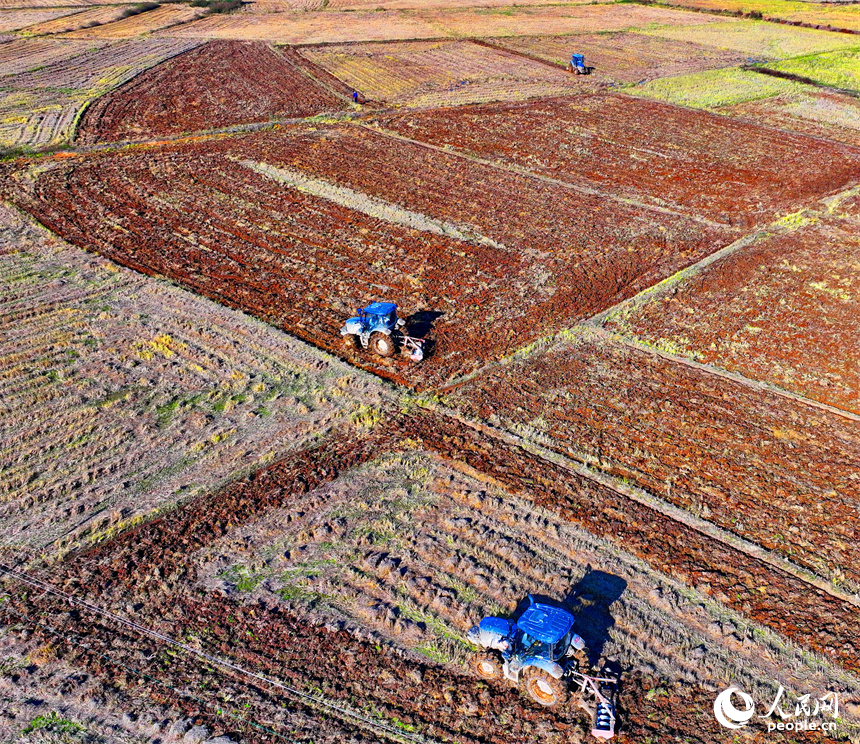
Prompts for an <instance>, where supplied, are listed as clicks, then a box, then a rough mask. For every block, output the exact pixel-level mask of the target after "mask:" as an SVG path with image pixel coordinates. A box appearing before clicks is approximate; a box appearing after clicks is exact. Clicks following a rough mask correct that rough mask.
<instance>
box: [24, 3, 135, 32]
mask: <svg viewBox="0 0 860 744" xmlns="http://www.w3.org/2000/svg"><path fill="white" fill-rule="evenodd" d="M126 8H128V6H121V5H119V6H118V5H109V6H101V7H95V8H88V9H86V10H82V11H81V12H80V13H74V14H71V15H64V16H63V17H61V18H54V19H53V20H49V21H44V22H42V23H35V24H33V25H32V26H27V27H26V28H24V29H23V30H22V33H25V34H32V35H46V34H62V33H65V32H67V31H77V30H78V29H81V28H91V27H93V26H101V25H104V24H105V23H111V22H113V21H117V20H119V19H120V18H122V17H123V13H124V12H125V9H126Z"/></svg>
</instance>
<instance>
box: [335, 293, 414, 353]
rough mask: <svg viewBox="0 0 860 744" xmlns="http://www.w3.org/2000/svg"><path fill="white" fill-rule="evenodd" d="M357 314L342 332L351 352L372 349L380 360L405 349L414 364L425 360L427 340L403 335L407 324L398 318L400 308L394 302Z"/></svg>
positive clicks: (374, 303) (366, 309) (377, 303)
mask: <svg viewBox="0 0 860 744" xmlns="http://www.w3.org/2000/svg"><path fill="white" fill-rule="evenodd" d="M356 313H357V315H356V316H355V317H354V318H350V319H349V320H347V321H346V323H345V324H344V326H343V328H341V329H340V335H341V336H343V338H344V342H345V343H346V345H347V347H348V348H350V349H367V348H370V350H371V351H373V352H375V353H376V354H379V356H381V357H390V356H393V355H394V353H395V352H396V351H397V350H398V349H404V350H406V351H408V352H410V354H409V356H410V358H411V359H412V361H414V362H420V361H421V360H422V359H423V358H424V340H423V339H420V338H414V337H412V336H409V335H407V334H406V333H404V331H403V329H404V326H405V325H406V321H405V320H403V319H402V318H398V317H397V305H395V304H394V303H393V302H371V303H370V304H369V305H368V306H367V307H365V308H358V309H357V310H356Z"/></svg>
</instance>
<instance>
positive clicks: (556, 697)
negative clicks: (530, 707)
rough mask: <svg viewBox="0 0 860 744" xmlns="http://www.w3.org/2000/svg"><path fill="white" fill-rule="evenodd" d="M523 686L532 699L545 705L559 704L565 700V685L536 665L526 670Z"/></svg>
mask: <svg viewBox="0 0 860 744" xmlns="http://www.w3.org/2000/svg"><path fill="white" fill-rule="evenodd" d="M524 686H525V689H526V694H528V696H529V697H530V698H531V699H532V700H534V701H535V702H536V703H540V704H541V705H546V706H547V707H551V706H553V705H560V704H561V703H564V702H565V700H567V685H566V684H565V683H564V682H563V681H562V680H560V679H556V678H555V677H553V676H552V675H551V674H549V673H548V672H545V671H544V670H543V669H538V668H537V667H531V668H529V669H527V670H526V672H525V680H524Z"/></svg>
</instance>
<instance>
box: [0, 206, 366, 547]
mask: <svg viewBox="0 0 860 744" xmlns="http://www.w3.org/2000/svg"><path fill="white" fill-rule="evenodd" d="M0 216H2V224H3V226H4V232H3V233H2V235H0V238H2V244H3V245H4V246H5V247H4V248H3V251H2V252H3V262H2V266H3V269H2V276H0V284H2V292H0V295H1V296H2V298H3V299H2V303H0V304H2V317H3V322H2V326H3V327H2V336H3V339H4V341H3V343H2V345H0V382H2V385H3V386H4V387H5V388H6V389H7V390H8V391H9V394H8V395H6V396H5V397H4V399H3V403H2V411H0V414H2V415H0V421H2V425H0V432H2V437H0V441H2V446H0V551H2V553H3V554H6V555H8V554H9V553H10V551H11V552H13V553H14V556H15V559H14V560H15V562H18V561H20V560H28V559H33V558H36V557H38V556H40V555H50V554H52V553H56V552H57V551H58V550H63V549H69V548H70V547H73V546H75V545H76V544H79V543H80V542H81V541H82V540H83V541H87V540H92V539H95V538H97V537H98V536H104V535H105V534H111V533H112V532H113V531H118V530H121V529H123V528H127V527H128V526H129V524H133V523H134V522H135V521H137V520H140V519H142V518H143V517H145V516H146V515H148V514H150V513H152V512H153V511H157V510H160V509H163V508H166V507H169V506H171V505H172V504H174V503H176V501H178V500H182V499H185V498H191V497H194V496H196V495H199V494H200V493H203V492H206V491H208V490H210V489H211V488H213V487H215V486H216V485H218V484H219V483H221V482H222V481H223V480H225V479H228V478H229V477H231V476H232V475H234V474H235V473H237V472H242V471H245V470H247V469H249V468H253V467H256V466H259V465H260V464H261V463H266V462H268V461H269V460H271V459H272V458H274V457H276V456H279V455H281V454H282V453H284V452H286V451H288V450H290V449H292V448H294V447H296V446H299V445H300V444H301V443H302V442H303V441H305V440H306V439H307V438H309V437H314V436H316V435H318V434H319V433H320V432H322V431H324V430H325V429H326V428H327V427H329V426H333V425H335V424H337V423H338V422H344V421H347V422H348V421H349V420H350V417H351V416H358V417H359V419H356V420H360V419H361V417H368V418H372V416H373V411H374V406H377V405H379V404H380V398H379V393H378V391H376V392H374V390H375V389H376V385H375V384H374V383H372V382H370V381H369V380H368V379H367V378H366V376H365V375H363V374H361V373H356V372H355V371H354V370H351V369H350V368H349V367H347V366H346V365H344V364H341V363H338V362H335V361H328V360H327V359H324V358H323V357H322V356H320V355H319V354H317V353H315V352H314V351H312V350H310V349H308V348H307V347H305V346H303V345H301V344H297V343H296V342H294V341H292V340H290V339H289V338H286V337H284V336H283V335H282V334H279V333H277V332H275V331H274V330H273V329H271V328H267V327H265V326H263V325H262V324H260V323H258V322H255V321H253V320H251V319H248V318H245V317H242V316H241V315H238V314H236V313H234V312H231V311H229V310H225V309H223V308H220V307H218V306H217V305H215V304H213V303H211V302H208V301H206V300H202V299H199V298H196V297H194V296H193V295H190V294H188V293H187V292H185V291H183V290H180V289H177V288H175V287H169V286H166V285H164V284H160V283H157V282H153V281H151V280H148V279H146V278H145V277H142V276H140V275H138V274H135V273H134V272H130V271H128V270H126V269H121V268H119V267H118V266H116V265H115V264H113V263H110V262H108V261H105V260H104V259H102V258H97V257H94V256H92V255H91V254H85V253H82V252H81V251H79V250H78V249H76V248H73V247H71V246H68V245H67V244H65V243H63V242H62V241H59V240H57V239H55V238H52V237H48V235H47V234H46V232H45V231H43V230H39V229H37V228H35V227H34V226H32V225H31V224H30V223H29V222H27V221H26V220H24V219H23V218H22V217H21V216H20V215H18V214H16V213H15V212H14V211H12V210H10V209H9V208H7V207H3V208H2V213H0ZM201 319H204V320H205V322H203V320H201Z"/></svg>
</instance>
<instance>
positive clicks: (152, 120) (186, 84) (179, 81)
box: [78, 41, 352, 144]
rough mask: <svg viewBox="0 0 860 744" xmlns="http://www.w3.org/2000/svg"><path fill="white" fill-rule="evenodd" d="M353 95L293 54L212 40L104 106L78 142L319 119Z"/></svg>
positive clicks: (87, 118)
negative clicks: (322, 83)
mask: <svg viewBox="0 0 860 744" xmlns="http://www.w3.org/2000/svg"><path fill="white" fill-rule="evenodd" d="M311 71H312V72H311ZM318 79H319V80H322V81H324V83H325V85H326V86H327V87H323V86H322V85H320V83H319V80H318ZM351 92H352V91H347V90H346V87H345V86H344V85H343V84H342V83H340V82H339V81H337V80H335V79H334V78H332V77H331V76H330V75H329V74H328V73H326V72H325V71H324V70H321V69H316V68H315V65H313V64H312V63H310V62H308V61H307V60H305V59H304V58H303V57H301V56H299V55H298V54H296V53H295V52H294V51H292V50H291V49H289V48H279V49H278V50H275V49H273V48H272V47H271V46H269V45H268V44H264V43H262V42H241V41H212V42H210V43H208V44H205V45H203V46H201V47H198V48H197V49H194V50H193V51H190V52H187V53H185V54H182V55H179V56H178V57H174V58H173V59H172V60H169V61H168V62H164V63H163V64H161V65H158V66H157V67H153V68H152V69H151V70H149V71H147V72H145V73H143V74H142V75H139V76H138V77H136V78H135V79H134V80H132V81H131V82H129V83H127V84H126V85H124V86H122V87H121V88H119V89H118V90H116V91H115V92H113V93H111V94H109V95H107V96H104V97H103V98H101V99H99V101H98V102H97V103H96V104H95V105H93V106H92V108H90V109H89V110H88V111H87V112H86V114H85V115H84V118H83V121H82V122H81V128H80V132H79V135H78V140H79V141H80V142H82V143H84V144H90V143H93V142H108V141H114V140H135V139H147V138H149V137H157V136H163V135H171V134H181V133H182V132H195V131H200V130H206V129H218V128H222V127H227V126H229V125H231V124H239V123H250V122H259V121H268V120H269V119H271V118H296V117H305V116H312V115H313V114H318V113H320V112H321V111H333V110H338V109H342V108H344V107H345V101H346V98H345V96H346V95H347V94H348V93H351Z"/></svg>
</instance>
